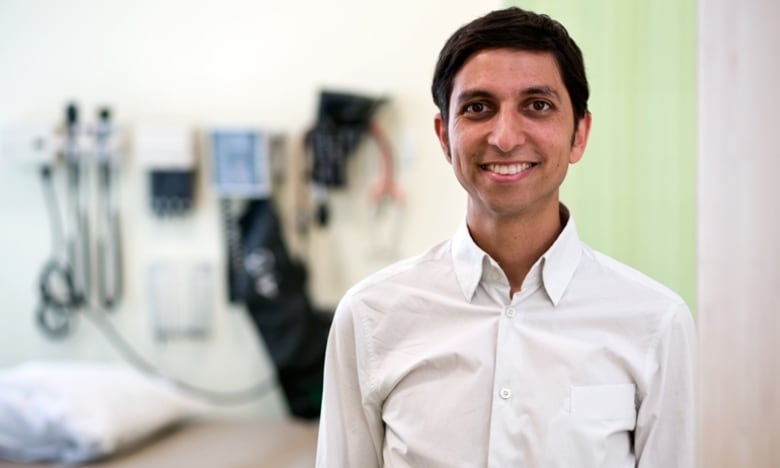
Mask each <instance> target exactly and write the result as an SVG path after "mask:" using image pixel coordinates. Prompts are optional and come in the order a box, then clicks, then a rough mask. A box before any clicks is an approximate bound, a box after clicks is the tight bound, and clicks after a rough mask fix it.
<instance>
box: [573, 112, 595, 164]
mask: <svg viewBox="0 0 780 468" xmlns="http://www.w3.org/2000/svg"><path fill="white" fill-rule="evenodd" d="M590 123H591V115H590V112H586V113H585V116H583V117H582V118H581V119H580V121H579V122H577V128H576V130H575V132H574V141H572V145H571V153H569V163H571V164H574V163H576V162H578V161H579V160H580V159H582V155H583V153H585V147H586V146H587V145H588V135H590Z"/></svg>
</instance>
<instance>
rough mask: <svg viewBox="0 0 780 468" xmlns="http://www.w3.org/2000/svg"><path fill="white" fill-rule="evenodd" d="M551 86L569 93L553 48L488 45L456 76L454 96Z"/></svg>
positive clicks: (469, 60)
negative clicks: (477, 90) (522, 48)
mask: <svg viewBox="0 0 780 468" xmlns="http://www.w3.org/2000/svg"><path fill="white" fill-rule="evenodd" d="M535 87H548V88H551V89H554V90H555V91H556V92H558V93H559V94H560V95H561V96H563V95H568V93H566V87H565V86H564V84H563V79H562V77H561V73H560V70H559V68H558V62H557V61H556V60H555V56H554V55H553V54H552V53H550V52H538V51H527V50H518V49H503V48H502V49H486V50H482V51H479V52H477V53H475V54H473V55H472V56H471V57H469V58H468V59H467V60H466V61H465V62H464V63H463V66H462V67H461V68H460V70H458V72H457V73H456V75H455V79H454V80H453V86H452V95H451V97H452V100H453V101H454V100H457V99H458V96H459V95H460V94H461V93H463V92H464V91H472V90H476V89H479V90H483V91H488V92H496V93H497V92H510V93H519V92H521V91H523V90H524V89H527V88H535Z"/></svg>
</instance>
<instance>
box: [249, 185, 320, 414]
mask: <svg viewBox="0 0 780 468" xmlns="http://www.w3.org/2000/svg"><path fill="white" fill-rule="evenodd" d="M239 225H240V229H241V236H242V241H243V242H242V243H243V256H244V259H243V261H244V272H245V274H241V275H237V276H236V277H235V278H234V281H237V282H239V283H241V284H239V285H238V286H239V288H238V290H240V291H241V294H242V295H243V297H241V298H240V299H241V302H243V303H244V304H245V305H246V308H247V311H248V313H249V315H250V317H251V319H252V321H253V322H254V324H255V325H256V327H257V329H258V331H259V333H260V336H261V337H262V338H263V341H264V343H265V346H266V348H267V350H268V352H269V354H270V357H271V359H272V361H273V363H274V366H275V367H276V370H277V374H278V377H279V381H280V384H281V386H282V390H283V391H284V394H285V397H286V399H287V403H288V406H289V409H290V412H291V413H292V414H293V415H295V416H298V417H301V418H307V419H313V418H317V417H319V414H320V406H321V401H322V371H323V366H324V360H325V345H326V342H327V337H328V331H329V329H330V320H331V317H332V313H328V312H325V311H319V310H315V308H314V307H313V306H312V304H311V301H310V300H309V297H308V295H307V292H306V277H307V274H306V269H305V267H304V265H303V264H302V263H300V262H298V261H296V260H295V259H294V258H292V257H291V256H290V254H289V252H288V251H287V248H286V246H285V243H284V241H283V239H282V233H281V229H280V226H279V220H278V218H277V216H276V213H275V211H274V208H273V205H272V203H271V202H270V201H269V200H266V199H261V200H252V201H251V202H249V205H248V207H247V209H246V211H245V212H244V214H243V215H242V217H241V219H240V220H239Z"/></svg>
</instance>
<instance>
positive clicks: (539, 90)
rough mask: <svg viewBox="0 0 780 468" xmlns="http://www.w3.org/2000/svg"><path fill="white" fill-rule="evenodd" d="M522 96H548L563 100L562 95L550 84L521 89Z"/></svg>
mask: <svg viewBox="0 0 780 468" xmlns="http://www.w3.org/2000/svg"><path fill="white" fill-rule="evenodd" d="M520 95H521V96H548V97H552V98H555V99H557V100H559V101H560V100H561V95H560V94H559V93H558V91H556V90H555V89H553V88H551V87H549V86H532V87H530V88H526V89H524V90H522V91H520Z"/></svg>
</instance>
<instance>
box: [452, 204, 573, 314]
mask: <svg viewBox="0 0 780 468" xmlns="http://www.w3.org/2000/svg"><path fill="white" fill-rule="evenodd" d="M560 214H561V222H562V224H563V226H564V227H563V230H562V231H561V233H560V234H559V235H558V238H557V239H556V240H555V242H554V243H553V245H552V246H550V248H549V249H547V251H546V252H545V253H544V254H543V255H542V256H541V257H540V258H539V260H537V261H536V263H535V264H534V265H533V266H532V267H531V270H530V271H529V272H528V275H527V277H526V280H525V281H524V284H523V287H524V289H525V288H527V287H529V286H531V285H530V282H532V281H535V280H536V278H538V276H539V270H540V269H541V281H542V283H543V285H544V290H545V292H546V293H547V296H548V297H549V298H550V301H552V303H553V304H554V305H556V306H557V305H558V303H559V302H560V300H561V298H562V297H563V294H564V292H565V291H566V288H567V286H568V285H569V282H570V281H571V278H572V276H574V270H575V269H576V268H577V264H578V263H579V260H580V255H581V254H582V246H581V243H580V239H579V236H578V235H577V227H576V226H575V224H574V219H573V218H572V217H571V216H570V214H569V210H568V208H566V206H564V205H563V204H561V205H560ZM452 258H453V263H454V267H455V276H456V278H457V280H458V283H459V284H460V287H461V290H462V291H463V295H464V297H465V298H466V300H468V301H471V299H472V298H473V297H474V293H475V292H476V290H477V287H478V286H479V283H480V281H481V280H482V278H483V272H485V269H486V268H490V265H491V264H493V265H495V261H494V260H492V259H491V258H490V257H489V256H488V255H487V253H485V251H483V250H482V249H481V248H480V247H479V246H478V245H477V244H476V243H475V242H474V240H473V239H472V238H471V234H470V233H469V230H468V227H467V226H466V223H465V222H463V223H461V225H460V226H459V227H458V230H457V231H456V232H455V235H454V236H453V238H452Z"/></svg>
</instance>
